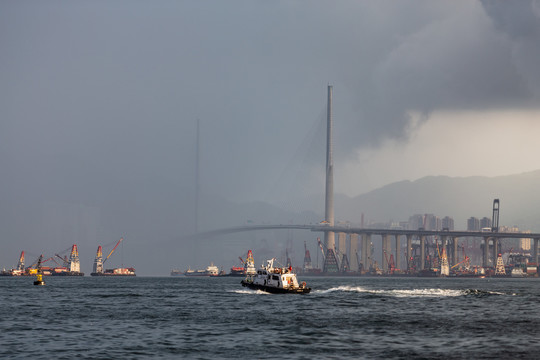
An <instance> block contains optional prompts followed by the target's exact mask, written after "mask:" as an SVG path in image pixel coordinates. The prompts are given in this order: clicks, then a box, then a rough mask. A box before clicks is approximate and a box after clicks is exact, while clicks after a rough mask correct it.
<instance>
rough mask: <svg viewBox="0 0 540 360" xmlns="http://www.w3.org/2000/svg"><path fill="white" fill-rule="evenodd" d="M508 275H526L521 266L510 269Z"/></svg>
mask: <svg viewBox="0 0 540 360" xmlns="http://www.w3.org/2000/svg"><path fill="white" fill-rule="evenodd" d="M510 276H511V277H526V276H527V274H526V273H525V272H524V271H523V269H522V268H520V267H515V268H513V269H512V271H511V272H510Z"/></svg>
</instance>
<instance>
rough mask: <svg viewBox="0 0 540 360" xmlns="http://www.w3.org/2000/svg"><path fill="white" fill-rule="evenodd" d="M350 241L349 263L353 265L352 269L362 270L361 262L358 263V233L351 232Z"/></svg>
mask: <svg viewBox="0 0 540 360" xmlns="http://www.w3.org/2000/svg"><path fill="white" fill-rule="evenodd" d="M349 242H350V246H349V264H350V265H351V271H358V270H360V267H359V265H360V264H358V234H350V235H349Z"/></svg>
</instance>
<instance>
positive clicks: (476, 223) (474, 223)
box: [467, 217, 480, 231]
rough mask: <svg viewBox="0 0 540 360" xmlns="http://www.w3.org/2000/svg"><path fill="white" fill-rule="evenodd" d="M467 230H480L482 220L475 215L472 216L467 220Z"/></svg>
mask: <svg viewBox="0 0 540 360" xmlns="http://www.w3.org/2000/svg"><path fill="white" fill-rule="evenodd" d="M467 230H468V231H480V220H478V218H475V217H470V218H469V219H468V220H467Z"/></svg>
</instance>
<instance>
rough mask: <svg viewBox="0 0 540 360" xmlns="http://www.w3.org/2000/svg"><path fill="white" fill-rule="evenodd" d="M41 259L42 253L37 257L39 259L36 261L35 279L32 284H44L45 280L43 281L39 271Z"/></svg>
mask: <svg viewBox="0 0 540 360" xmlns="http://www.w3.org/2000/svg"><path fill="white" fill-rule="evenodd" d="M41 259H43V255H41V256H40V257H39V260H38V263H37V273H36V280H35V281H34V285H45V281H43V274H42V273H41Z"/></svg>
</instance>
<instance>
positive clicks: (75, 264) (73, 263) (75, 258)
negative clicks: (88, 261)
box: [69, 244, 81, 272]
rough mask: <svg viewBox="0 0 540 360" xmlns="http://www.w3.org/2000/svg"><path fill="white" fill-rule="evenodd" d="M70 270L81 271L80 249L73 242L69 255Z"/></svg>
mask: <svg viewBox="0 0 540 360" xmlns="http://www.w3.org/2000/svg"><path fill="white" fill-rule="evenodd" d="M69 271H70V272H81V262H80V261H79V251H78V250H77V245H76V244H73V246H72V247H71V255H70V257H69Z"/></svg>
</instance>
